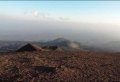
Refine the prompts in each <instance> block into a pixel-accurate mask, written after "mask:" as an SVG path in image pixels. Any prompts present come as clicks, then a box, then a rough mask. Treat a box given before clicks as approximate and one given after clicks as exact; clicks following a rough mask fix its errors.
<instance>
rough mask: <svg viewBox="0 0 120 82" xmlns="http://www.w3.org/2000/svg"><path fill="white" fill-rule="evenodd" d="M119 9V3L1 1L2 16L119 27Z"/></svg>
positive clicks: (0, 12)
mask: <svg viewBox="0 0 120 82" xmlns="http://www.w3.org/2000/svg"><path fill="white" fill-rule="evenodd" d="M119 9H120V2H119V1H10V2H9V1H0V14H4V15H8V16H18V17H23V18H25V17H28V18H32V17H33V16H34V17H36V18H39V17H40V18H43V19H44V18H53V19H63V20H64V19H65V20H67V21H68V20H69V21H76V22H91V23H108V24H111V23H112V24H118V25H119V24H120V11H119ZM31 14H32V15H31Z"/></svg>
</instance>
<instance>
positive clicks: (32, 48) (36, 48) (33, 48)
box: [17, 43, 42, 52]
mask: <svg viewBox="0 0 120 82" xmlns="http://www.w3.org/2000/svg"><path fill="white" fill-rule="evenodd" d="M24 51H42V48H41V47H39V46H37V45H35V44H30V43H28V44H26V45H24V46H23V47H21V48H19V49H18V50H17V52H24Z"/></svg>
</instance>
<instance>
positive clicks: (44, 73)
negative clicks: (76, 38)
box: [0, 51, 120, 82]
mask: <svg viewBox="0 0 120 82" xmlns="http://www.w3.org/2000/svg"><path fill="white" fill-rule="evenodd" d="M0 82H120V55H119V53H116V54H109V53H95V52H85V51H73V52H71V51H66V52H65V51H44V52H39V51H37V52H13V53H0Z"/></svg>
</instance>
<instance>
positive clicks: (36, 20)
mask: <svg viewBox="0 0 120 82" xmlns="http://www.w3.org/2000/svg"><path fill="white" fill-rule="evenodd" d="M57 37H65V38H68V39H71V40H76V41H80V42H91V43H95V42H103V40H104V42H105V41H113V40H115V41H116V40H120V38H119V37H120V1H0V40H49V39H53V38H57ZM96 44H97V43H96Z"/></svg>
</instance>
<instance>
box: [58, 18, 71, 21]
mask: <svg viewBox="0 0 120 82" xmlns="http://www.w3.org/2000/svg"><path fill="white" fill-rule="evenodd" d="M59 20H61V21H69V20H70V18H68V17H59Z"/></svg>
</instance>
